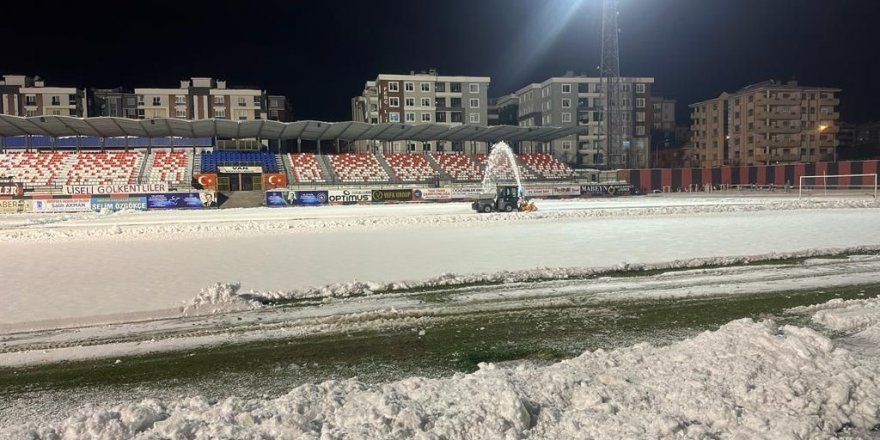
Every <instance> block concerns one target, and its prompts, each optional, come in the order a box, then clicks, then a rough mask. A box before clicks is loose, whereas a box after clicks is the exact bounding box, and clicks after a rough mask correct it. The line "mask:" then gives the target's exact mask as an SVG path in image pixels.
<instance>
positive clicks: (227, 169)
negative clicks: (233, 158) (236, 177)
mask: <svg viewBox="0 0 880 440" xmlns="http://www.w3.org/2000/svg"><path fill="white" fill-rule="evenodd" d="M217 171H220V172H221V173H262V172H263V167H261V166H247V165H232V166H222V167H217Z"/></svg>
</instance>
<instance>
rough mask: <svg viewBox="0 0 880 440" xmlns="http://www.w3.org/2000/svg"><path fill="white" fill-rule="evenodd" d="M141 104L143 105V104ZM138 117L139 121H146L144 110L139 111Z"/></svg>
mask: <svg viewBox="0 0 880 440" xmlns="http://www.w3.org/2000/svg"><path fill="white" fill-rule="evenodd" d="M141 104H143V103H141ZM137 117H138V119H144V117H145V116H144V109H142V108H139V109H138V113H137Z"/></svg>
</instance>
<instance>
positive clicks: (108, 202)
mask: <svg viewBox="0 0 880 440" xmlns="http://www.w3.org/2000/svg"><path fill="white" fill-rule="evenodd" d="M102 209H109V210H111V211H120V210H123V209H147V198H146V197H118V198H117V197H114V198H109V199H108V198H100V199H99V198H94V197H93V198H92V211H101V210H102Z"/></svg>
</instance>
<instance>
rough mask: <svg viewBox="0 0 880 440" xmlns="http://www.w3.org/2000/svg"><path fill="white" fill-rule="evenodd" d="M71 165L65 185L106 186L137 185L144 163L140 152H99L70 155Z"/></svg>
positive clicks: (142, 154)
mask: <svg viewBox="0 0 880 440" xmlns="http://www.w3.org/2000/svg"><path fill="white" fill-rule="evenodd" d="M71 156H72V158H73V164H72V165H71V167H70V169H69V170H68V172H67V176H66V179H65V180H64V182H63V183H64V184H65V185H107V184H132V183H137V181H138V173H140V170H141V165H142V164H143V161H144V153H143V152H140V151H110V152H107V151H100V152H93V153H90V152H81V153H73V154H71Z"/></svg>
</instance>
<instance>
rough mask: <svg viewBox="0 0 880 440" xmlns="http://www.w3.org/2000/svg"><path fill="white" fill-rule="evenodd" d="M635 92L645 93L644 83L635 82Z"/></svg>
mask: <svg viewBox="0 0 880 440" xmlns="http://www.w3.org/2000/svg"><path fill="white" fill-rule="evenodd" d="M636 93H645V85H644V84H636Z"/></svg>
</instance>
